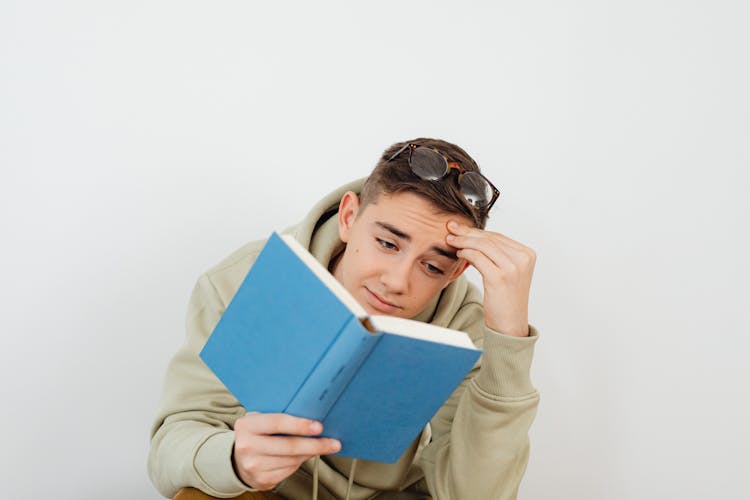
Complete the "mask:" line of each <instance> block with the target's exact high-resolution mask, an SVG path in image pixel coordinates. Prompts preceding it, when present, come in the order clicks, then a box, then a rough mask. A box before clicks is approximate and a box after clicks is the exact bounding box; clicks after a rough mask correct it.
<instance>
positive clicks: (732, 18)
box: [0, 0, 750, 500]
mask: <svg viewBox="0 0 750 500" xmlns="http://www.w3.org/2000/svg"><path fill="white" fill-rule="evenodd" d="M749 15H750V8H749V7H748V4H747V3H746V2H742V1H736V2H727V1H673V2H668V1H653V0H652V1H628V2H616V3H615V2H600V1H594V0H591V1H576V2H552V1H547V2H489V1H488V2H464V3H461V4H459V3H458V2H426V1H424V2H409V3H406V2H391V1H379V2H372V3H369V4H366V5H358V4H355V3H354V2H337V3H328V2H276V3H273V4H269V3H267V2H264V3H261V2H250V1H224V2H216V1H214V2H208V1H206V2H198V1H184V0H183V1H148V2H146V1H134V0H131V1H128V2H105V1H77V2H76V1H33V0H24V1H20V0H3V1H2V3H0V169H1V173H2V175H1V176H0V238H2V244H1V245H0V269H1V270H2V277H3V278H2V286H0V314H1V316H0V317H1V318H2V319H1V320H0V321H1V323H0V324H2V349H0V377H1V380H2V383H1V384H0V391H2V392H0V397H1V399H0V400H1V401H2V410H1V411H0V414H1V415H2V416H1V417H0V418H2V433H3V435H2V441H1V442H2V445H1V446H0V460H1V462H0V475H2V483H0V484H1V486H0V487H1V488H2V493H0V496H2V497H4V498H14V499H21V498H37V497H40V496H42V494H44V493H47V492H53V491H54V492H55V495H54V496H55V497H56V498H61V499H89V498H91V499H94V498H111V499H132V498H143V499H146V498H151V499H154V500H155V499H157V498H159V496H158V494H157V493H156V492H155V490H153V488H152V487H151V485H150V484H149V482H148V479H147V477H146V470H145V460H146V454H147V449H148V428H149V425H150V421H151V418H152V417H153V414H154V412H155V409H156V405H157V401H158V398H159V393H160V390H161V382H162V375H163V372H164V369H165V365H166V363H167V360H168V359H169V357H170V356H171V354H172V353H173V352H174V350H175V349H176V348H177V346H178V345H179V344H180V342H181V339H182V337H183V330H182V327H183V318H184V312H185V306H186V302H187V298H188V295H189V293H190V291H191V289H192V285H193V283H194V281H195V279H196V278H197V276H198V275H199V274H200V273H201V272H202V271H204V270H205V269H207V268H208V267H210V266H211V265H213V264H214V263H215V262H217V261H218V260H220V259H221V258H222V257H223V256H225V255H226V254H228V253H229V252H230V251H232V250H234V249H235V248H236V247H238V246H240V245H241V244H242V243H244V242H246V241H248V240H251V239H256V238H259V237H263V236H265V235H266V234H267V233H268V232H269V231H270V230H272V229H274V228H282V227H284V226H286V225H288V224H290V223H293V222H296V221H297V220H298V219H299V218H300V217H301V216H302V215H304V213H305V212H306V210H307V208H308V207H309V206H310V205H311V204H312V203H313V202H315V201H316V200H317V199H318V198H320V197H321V196H323V195H324V194H326V193H327V192H328V191H329V190H330V189H331V188H332V187H333V186H335V185H338V184H341V183H343V182H346V181H348V180H351V179H353V178H355V177H359V176H363V175H366V174H367V172H368V171H369V169H370V168H371V167H372V166H373V165H374V162H375V160H376V158H377V157H378V155H379V153H380V152H381V151H382V149H384V148H385V147H386V146H388V145H389V144H391V143H392V142H395V141H398V140H403V139H408V138H413V137H416V136H434V137H441V138H445V139H447V140H450V141H454V142H457V143H458V144H461V145H463V146H464V147H465V148H466V149H467V150H468V151H469V152H470V153H472V154H473V156H474V157H475V158H476V159H477V160H478V161H479V163H480V165H482V166H483V167H484V169H485V172H486V173H487V175H488V176H489V177H491V178H492V179H493V180H494V181H496V183H497V184H498V185H499V186H501V188H502V191H503V193H504V195H503V199H502V202H501V203H500V204H499V206H498V208H497V209H496V210H495V213H494V216H493V218H492V220H491V223H490V229H492V230H496V231H500V232H503V233H506V234H508V235H510V236H511V237H513V238H515V239H518V240H520V241H522V242H524V243H526V244H528V245H530V246H532V247H533V248H535V249H536V250H537V252H538V254H539V263H538V266H537V270H536V273H535V279H534V285H533V297H532V310H531V313H532V320H533V322H534V323H535V324H536V325H538V326H539V328H540V330H541V332H542V335H543V338H542V339H541V341H540V343H539V344H538V350H537V355H536V359H535V365H534V373H533V375H534V382H535V384H536V385H537V386H538V388H539V389H540V391H541V392H542V403H541V406H540V412H539V416H538V418H537V421H536V423H535V425H534V428H533V433H532V457H531V461H530V464H529V468H528V471H527V474H526V477H525V479H524V482H523V484H522V489H521V493H520V498H522V499H603V498H606V499H615V500H620V499H639V500H640V499H663V498H685V499H687V498H690V499H705V498H719V499H735V498H747V496H746V495H747V485H746V478H747V474H748V472H750V466H749V465H750V460H748V458H747V451H748V445H750V439H749V437H750V433H749V432H748V430H747V422H748V420H750V410H749V406H748V396H749V395H750V394H749V391H748V388H747V381H748V379H749V378H750V377H749V375H750V373H749V370H748V368H747V365H748V356H749V355H750V352H749V349H748V347H749V346H750V342H748V337H747V334H748V330H749V328H748V324H750V318H749V317H748V316H749V312H748V311H749V310H750V307H749V306H750V304H749V303H748V302H749V301H748V291H747V283H748V278H750V272H749V266H748V264H747V260H746V259H747V258H748V253H750V244H749V243H748V234H747V233H748V230H747V226H748V214H749V213H750V210H748V209H749V208H750V203H749V202H748V200H747V194H748V188H750V183H749V181H748V178H749V176H748V167H750V153H749V152H748V138H749V137H750V134H749V132H750V98H749V97H748V89H749V88H750V67H749V65H748V61H749V58H748V56H749V55H750V54H749V52H750V50H749V49H750V34H748V33H749V32H748V29H747V27H748V21H750V19H749ZM475 278H476V275H475Z"/></svg>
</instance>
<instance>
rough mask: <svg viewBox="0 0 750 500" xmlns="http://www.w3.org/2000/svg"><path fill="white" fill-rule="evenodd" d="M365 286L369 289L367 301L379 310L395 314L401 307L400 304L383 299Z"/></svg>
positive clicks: (367, 289)
mask: <svg viewBox="0 0 750 500" xmlns="http://www.w3.org/2000/svg"><path fill="white" fill-rule="evenodd" d="M364 288H365V290H366V291H367V303H368V304H370V305H371V306H372V307H373V308H375V309H377V310H378V311H380V312H383V313H386V314H393V313H394V312H396V311H398V310H399V309H401V308H400V307H399V306H397V305H395V304H391V303H390V302H388V301H386V300H384V299H382V298H381V297H380V296H379V295H378V294H376V293H374V292H372V291H371V290H370V289H369V288H367V287H364Z"/></svg>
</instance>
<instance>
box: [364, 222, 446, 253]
mask: <svg viewBox="0 0 750 500" xmlns="http://www.w3.org/2000/svg"><path fill="white" fill-rule="evenodd" d="M375 225H377V226H379V227H381V228H383V229H385V230H386V231H388V232H390V233H391V234H393V235H394V236H396V237H398V238H401V239H403V240H406V241H411V236H410V235H408V234H406V233H405V232H403V231H401V230H400V229H397V228H395V227H393V226H392V225H390V224H388V223H386V222H375ZM431 248H432V250H434V251H435V252H436V253H438V254H440V255H442V256H443V257H447V258H449V259H451V260H458V255H456V252H452V251H450V250H448V249H447V248H443V247H440V246H437V245H432V247H431Z"/></svg>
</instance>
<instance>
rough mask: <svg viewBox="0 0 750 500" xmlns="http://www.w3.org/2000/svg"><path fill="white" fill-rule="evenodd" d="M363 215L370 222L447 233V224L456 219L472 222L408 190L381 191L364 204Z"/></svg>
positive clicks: (419, 230) (430, 232) (402, 228)
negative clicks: (372, 199) (375, 198)
mask: <svg viewBox="0 0 750 500" xmlns="http://www.w3.org/2000/svg"><path fill="white" fill-rule="evenodd" d="M362 219H363V220H365V221H367V222H368V223H370V224H373V225H375V224H377V223H378V222H381V223H383V222H384V223H388V224H390V225H393V226H395V227H397V228H399V229H401V230H404V231H405V232H407V230H411V231H410V233H409V234H411V233H416V234H433V235H434V234H437V235H438V236H441V235H443V234H447V228H446V224H447V223H448V221H450V220H458V221H460V222H463V223H465V224H469V225H472V222H471V221H470V220H468V219H467V218H466V217H465V216H464V215H462V214H449V213H446V212H443V211H440V210H439V209H438V208H437V207H436V206H435V205H434V204H433V203H431V202H430V201H428V200H426V199H425V198H423V197H421V196H419V195H417V194H414V193H409V192H404V193H394V194H385V193H383V194H381V195H380V196H379V197H378V199H377V201H375V202H372V203H370V204H368V205H367V206H366V207H364V211H363V213H362Z"/></svg>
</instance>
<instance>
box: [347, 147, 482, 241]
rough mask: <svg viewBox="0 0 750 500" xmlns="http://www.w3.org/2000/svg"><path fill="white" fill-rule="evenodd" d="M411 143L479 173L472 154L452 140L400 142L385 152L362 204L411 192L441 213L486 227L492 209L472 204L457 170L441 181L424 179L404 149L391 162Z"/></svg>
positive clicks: (365, 191) (366, 187) (466, 169)
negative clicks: (418, 173)
mask: <svg viewBox="0 0 750 500" xmlns="http://www.w3.org/2000/svg"><path fill="white" fill-rule="evenodd" d="M407 144H416V145H418V146H424V147H429V148H432V149H435V150H437V151H438V152H440V153H441V154H442V155H443V156H445V158H446V159H447V160H448V161H449V162H456V163H458V164H459V165H461V166H462V167H463V168H464V170H465V171H466V172H479V165H477V162H475V161H474V159H473V158H472V157H471V156H469V154H468V153H467V152H466V151H464V150H463V149H461V148H460V147H458V146H456V145H455V144H451V143H450V142H446V141H443V140H440V139H428V138H419V139H413V140H411V141H405V142H398V143H396V144H393V145H392V146H390V147H389V148H388V149H386V150H385V151H383V154H382V156H381V157H380V160H379V161H378V163H377V165H375V168H374V169H373V171H372V173H371V174H370V176H369V177H368V178H367V181H365V184H364V186H363V188H362V192H361V193H360V206H361V207H362V208H364V207H366V206H367V205H368V204H370V203H377V201H378V198H379V197H380V195H381V194H384V193H385V194H388V195H390V194H395V193H403V192H410V193H414V194H416V195H418V196H421V197H422V198H424V199H425V200H427V201H429V202H430V203H432V204H433V205H434V206H435V208H436V209H437V210H438V211H439V212H443V213H447V214H457V215H462V216H464V217H466V218H467V219H469V220H471V221H473V222H474V226H476V227H478V228H481V229H484V226H485V224H487V217H488V215H489V214H488V211H487V210H486V209H478V208H475V207H473V206H472V205H471V204H469V202H468V201H466V199H465V198H464V197H463V195H461V193H460V192H459V190H458V184H457V183H456V181H455V175H456V174H455V173H453V172H451V174H450V175H449V176H448V177H446V178H445V179H442V180H440V181H427V180H423V179H420V178H419V177H418V176H417V175H416V174H414V173H413V172H412V171H411V168H410V167H409V161H408V158H409V155H408V154H407V153H406V152H404V153H403V154H400V155H399V156H398V157H396V158H394V159H393V160H391V161H388V159H389V158H390V157H391V156H393V155H394V154H395V153H396V152H397V151H398V150H399V149H401V148H402V147H404V146H406V145H407Z"/></svg>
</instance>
